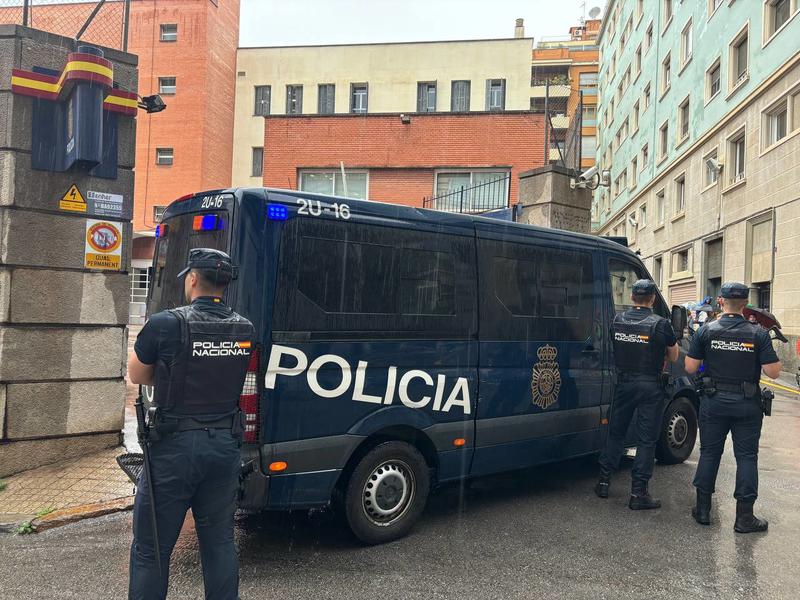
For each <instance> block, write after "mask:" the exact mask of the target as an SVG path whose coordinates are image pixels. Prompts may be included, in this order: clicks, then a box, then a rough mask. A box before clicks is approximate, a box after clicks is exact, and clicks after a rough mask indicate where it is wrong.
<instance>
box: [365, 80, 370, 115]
mask: <svg viewBox="0 0 800 600" xmlns="http://www.w3.org/2000/svg"><path fill="white" fill-rule="evenodd" d="M364 92H366V93H365V94H364V113H368V112H369V84H368V83H365V84H364Z"/></svg>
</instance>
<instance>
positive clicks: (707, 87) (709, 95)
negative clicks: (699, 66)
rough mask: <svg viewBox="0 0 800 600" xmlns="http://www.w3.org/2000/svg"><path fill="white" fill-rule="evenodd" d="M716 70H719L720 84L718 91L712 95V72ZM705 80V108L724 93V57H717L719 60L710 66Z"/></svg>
mask: <svg viewBox="0 0 800 600" xmlns="http://www.w3.org/2000/svg"><path fill="white" fill-rule="evenodd" d="M715 68H716V69H718V70H719V82H718V83H717V91H716V92H714V93H713V94H712V93H711V72H712V71H713V70H714V69H715ZM704 79H705V93H704V95H705V104H704V105H703V106H705V105H706V104H708V103H709V102H711V101H712V100H713V99H714V98H716V97H717V96H718V95H719V93H720V92H721V91H722V56H717V58H715V59H714V61H713V62H712V63H711V64H710V65H709V66H708V68H707V69H706V75H705V78H704Z"/></svg>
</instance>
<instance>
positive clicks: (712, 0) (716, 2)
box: [708, 0, 723, 17]
mask: <svg viewBox="0 0 800 600" xmlns="http://www.w3.org/2000/svg"><path fill="white" fill-rule="evenodd" d="M722 2H723V0H708V16H709V17H710V16H711V15H713V14H714V12H715V11H716V10H717V9H718V8H719V6H720V4H722Z"/></svg>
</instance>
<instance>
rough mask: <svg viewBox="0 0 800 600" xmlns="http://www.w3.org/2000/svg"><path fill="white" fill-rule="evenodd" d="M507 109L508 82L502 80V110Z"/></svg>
mask: <svg viewBox="0 0 800 600" xmlns="http://www.w3.org/2000/svg"><path fill="white" fill-rule="evenodd" d="M505 109H506V80H505V79H501V80H500V110H505Z"/></svg>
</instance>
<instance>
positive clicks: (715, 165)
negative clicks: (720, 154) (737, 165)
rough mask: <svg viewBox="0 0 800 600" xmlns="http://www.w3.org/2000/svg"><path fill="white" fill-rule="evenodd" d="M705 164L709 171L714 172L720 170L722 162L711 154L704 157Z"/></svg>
mask: <svg viewBox="0 0 800 600" xmlns="http://www.w3.org/2000/svg"><path fill="white" fill-rule="evenodd" d="M706 166H707V167H708V169H709V170H710V171H714V172H715V173H719V172H720V171H722V162H721V161H719V160H717V159H716V158H715V157H713V156H709V157H708V158H706Z"/></svg>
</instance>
